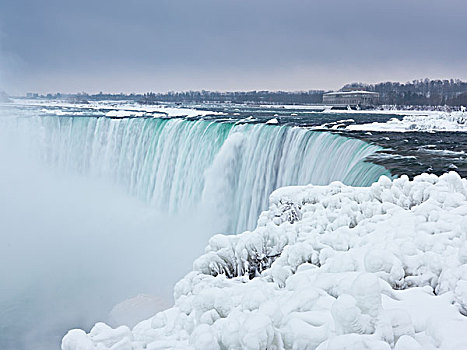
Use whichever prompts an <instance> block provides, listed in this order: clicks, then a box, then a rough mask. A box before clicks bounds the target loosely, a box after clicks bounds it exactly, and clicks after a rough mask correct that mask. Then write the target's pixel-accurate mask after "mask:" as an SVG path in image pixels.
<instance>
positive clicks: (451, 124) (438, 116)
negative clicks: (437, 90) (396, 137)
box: [346, 111, 467, 132]
mask: <svg viewBox="0 0 467 350" xmlns="http://www.w3.org/2000/svg"><path fill="white" fill-rule="evenodd" d="M346 129H347V130H353V131H386V132H407V131H425V132H436V131H452V132H456V131H463V132H467V113H465V112H464V111H460V112H451V113H447V112H445V113H442V112H427V113H426V114H424V113H422V114H420V113H418V114H414V115H406V116H404V117H403V118H402V119H398V118H392V119H390V120H389V121H387V122H386V123H378V122H374V123H369V124H352V125H348V126H347V127H346Z"/></svg>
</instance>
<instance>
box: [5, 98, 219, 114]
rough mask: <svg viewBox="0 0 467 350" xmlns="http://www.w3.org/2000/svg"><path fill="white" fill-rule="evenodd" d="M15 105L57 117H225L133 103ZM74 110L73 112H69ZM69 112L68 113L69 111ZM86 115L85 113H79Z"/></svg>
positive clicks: (30, 102)
mask: <svg viewBox="0 0 467 350" xmlns="http://www.w3.org/2000/svg"><path fill="white" fill-rule="evenodd" d="M13 104H14V105H18V106H41V107H44V108H43V109H42V110H41V111H42V112H43V113H45V114H53V115H57V116H63V115H76V114H77V113H76V111H75V109H85V110H89V111H91V112H92V113H103V114H102V115H103V116H106V117H109V118H128V117H132V118H135V117H143V116H144V117H166V118H174V117H188V118H193V117H203V116H206V115H223V113H221V112H214V111H207V110H202V109H195V108H185V107H178V106H177V107H174V106H172V105H167V104H165V105H142V104H139V103H135V102H132V101H89V102H88V103H72V102H67V101H61V100H28V99H15V100H14V101H13ZM70 109H73V111H69V110H70ZM67 110H68V111H67ZM78 113H80V114H81V115H85V113H84V112H78Z"/></svg>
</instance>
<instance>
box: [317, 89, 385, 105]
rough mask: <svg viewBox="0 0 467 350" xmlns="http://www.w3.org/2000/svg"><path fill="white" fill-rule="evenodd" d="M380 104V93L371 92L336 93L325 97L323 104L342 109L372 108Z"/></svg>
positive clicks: (330, 93)
mask: <svg viewBox="0 0 467 350" xmlns="http://www.w3.org/2000/svg"><path fill="white" fill-rule="evenodd" d="M378 102H379V93H377V92H371V91H336V92H329V93H327V94H324V95H323V104H325V105H330V106H342V107H346V106H349V107H357V106H358V107H370V106H374V105H377V104H378Z"/></svg>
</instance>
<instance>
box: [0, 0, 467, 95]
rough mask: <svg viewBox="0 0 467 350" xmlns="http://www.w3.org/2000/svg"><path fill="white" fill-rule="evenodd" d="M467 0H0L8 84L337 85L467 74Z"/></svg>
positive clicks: (123, 87) (66, 88) (114, 88)
mask: <svg viewBox="0 0 467 350" xmlns="http://www.w3.org/2000/svg"><path fill="white" fill-rule="evenodd" d="M466 18H467V2H466V1H465V0H443V1H441V0H437V1H434V0H386V1H380V0H356V1H349V0H327V1H324V0H323V1H311V0H309V1H306V0H134V1H122V0H108V1H104V0H84V1H73V2H71V1H64V0H61V1H60V0H42V1H37V0H1V1H0V47H1V56H0V88H3V89H5V90H6V91H7V92H9V93H12V94H19V93H25V92H27V91H35V92H36V91H37V92H57V91H63V92H77V91H88V92H98V91H99V90H102V91H109V92H131V91H134V92H145V91H149V90H152V91H168V90H189V89H197V90H199V89H206V90H249V89H270V90H279V89H284V90H308V89H317V88H323V89H335V88H339V87H340V86H341V85H343V84H345V83H347V82H352V81H363V82H379V81H383V80H394V81H408V80H413V79H418V78H425V77H429V78H436V79H437V78H460V79H464V80H467V39H466V33H467V21H466Z"/></svg>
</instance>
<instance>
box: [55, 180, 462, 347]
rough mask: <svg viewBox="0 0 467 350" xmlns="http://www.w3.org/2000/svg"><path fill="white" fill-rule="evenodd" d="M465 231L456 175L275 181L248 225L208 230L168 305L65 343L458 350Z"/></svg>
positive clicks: (73, 336) (68, 338)
mask: <svg viewBox="0 0 467 350" xmlns="http://www.w3.org/2000/svg"><path fill="white" fill-rule="evenodd" d="M466 228H467V180H465V179H461V178H460V177H459V175H458V174H457V173H455V172H450V173H447V174H444V175H442V176H440V177H437V176H435V175H428V174H423V175H420V176H417V177H415V179H414V180H413V181H409V179H408V178H407V177H405V176H403V177H401V178H399V179H396V180H394V181H391V180H389V179H388V178H386V177H381V178H380V180H379V181H378V182H377V183H374V184H373V185H372V186H371V187H369V188H358V187H349V186H345V185H343V184H341V183H338V182H334V183H332V184H330V185H328V186H311V185H310V186H296V187H286V188H281V189H279V190H277V191H275V192H274V193H273V194H272V195H271V196H270V208H269V210H268V211H265V212H263V213H262V214H261V216H260V218H259V220H258V226H257V228H256V229H255V230H254V231H252V232H245V233H243V234H239V235H235V236H224V235H216V236H214V237H212V238H211V240H210V241H209V246H208V247H207V248H206V253H205V254H204V255H203V256H201V257H200V258H198V259H197V260H196V261H195V262H194V271H193V272H191V273H189V274H188V275H187V276H185V278H183V279H182V280H181V281H180V282H178V283H177V285H176V286H175V291H174V297H175V305H174V306H173V307H172V308H169V309H167V310H165V311H163V312H160V313H158V314H156V315H155V316H154V317H152V318H150V319H148V320H146V321H143V322H141V323H139V324H138V325H136V326H135V327H134V328H133V330H130V329H129V328H127V327H119V328H116V329H112V328H110V327H109V326H106V325H104V324H102V323H98V324H96V326H95V327H94V328H93V329H92V330H91V332H90V333H89V334H86V333H85V332H84V331H81V330H72V331H70V332H69V333H68V334H67V335H66V336H65V337H64V339H63V343H62V349H63V350H91V349H92V350H97V349H99V350H105V349H112V350H116V349H122V350H124V349H125V350H126V349H134V350H136V349H147V350H156V349H196V350H198V349H199V350H201V349H202V350H221V349H251V350H265V349H268V350H272V349H275V350H280V349H300V350H304V349H317V350H340V349H356V350H357V349H358V350H360V349H372V350H373V349H376V350H377V349H381V350H388V349H395V350H407V349H465V348H467V338H466V337H465V334H466V332H467V317H466V316H465V315H467V241H466V235H467V231H466Z"/></svg>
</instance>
